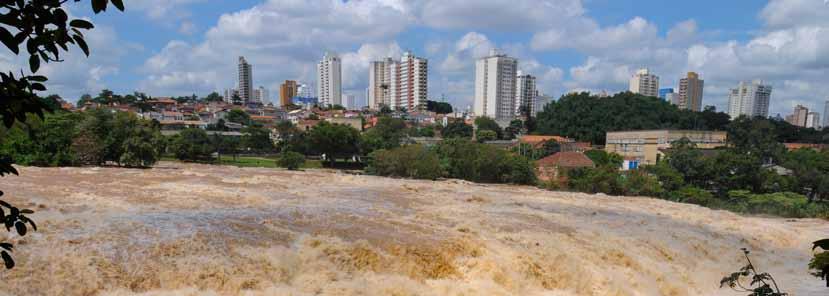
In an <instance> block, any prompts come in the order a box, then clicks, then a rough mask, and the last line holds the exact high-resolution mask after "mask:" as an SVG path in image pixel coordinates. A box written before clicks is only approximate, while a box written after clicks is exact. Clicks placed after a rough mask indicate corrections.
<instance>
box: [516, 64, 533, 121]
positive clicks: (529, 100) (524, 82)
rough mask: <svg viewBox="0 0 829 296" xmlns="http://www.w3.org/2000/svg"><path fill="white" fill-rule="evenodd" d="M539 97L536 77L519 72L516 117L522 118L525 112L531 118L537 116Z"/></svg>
mask: <svg viewBox="0 0 829 296" xmlns="http://www.w3.org/2000/svg"><path fill="white" fill-rule="evenodd" d="M537 97H538V90H537V89H536V83H535V76H532V75H529V74H527V75H524V74H523V73H521V71H518V76H517V77H516V78H515V116H522V115H524V114H525V113H524V112H527V113H526V114H528V115H529V116H535V113H536V110H535V107H536V106H535V101H536V99H537ZM522 109H523V110H522Z"/></svg>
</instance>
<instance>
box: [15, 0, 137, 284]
mask: <svg viewBox="0 0 829 296" xmlns="http://www.w3.org/2000/svg"><path fill="white" fill-rule="evenodd" d="M79 1H80V0H74V2H79ZM91 2H92V9H93V11H94V12H95V13H99V12H102V11H104V10H106V8H107V6H108V4H109V3H110V2H109V1H99V0H92V1H91ZM65 3H66V1H35V0H19V1H5V2H3V3H2V4H0V5H2V7H3V9H2V11H0V19H2V20H3V21H2V23H3V26H2V28H0V41H2V43H3V45H5V46H6V48H8V49H9V50H10V51H11V52H12V53H14V54H15V55H18V54H20V45H21V44H23V43H26V47H25V48H26V50H27V52H28V55H29V57H28V61H29V70H31V73H32V75H25V74H21V75H20V77H15V76H14V74H13V72H16V71H9V72H8V74H5V73H2V74H0V97H2V98H3V100H2V103H0V118H2V120H3V124H4V125H5V126H6V128H11V127H12V126H13V125H14V124H15V122H16V121H17V122H25V121H27V114H36V115H38V116H39V117H41V118H43V113H44V112H45V111H47V112H48V111H50V109H49V106H48V105H46V104H44V102H43V101H42V100H40V98H39V97H38V96H37V94H36V93H35V92H36V91H46V87H45V86H44V85H43V82H45V81H46V80H47V79H48V78H47V77H45V76H41V75H37V72H38V70H40V65H41V63H49V62H59V61H61V59H60V54H61V53H62V51H61V49H63V51H68V50H69V45H77V46H78V47H79V48H80V49H81V50H82V51H83V52H84V54H86V55H87V56H88V55H89V48H88V46H87V44H86V41H85V39H84V36H83V34H82V31H81V30H89V29H92V28H93V25H92V23H90V22H89V21H86V20H82V19H72V20H70V19H69V15H68V14H67V13H66V11H65V10H64V9H63V5H64V4H65ZM111 3H112V5H114V6H116V7H117V8H118V9H119V10H122V11H123V10H124V4H123V2H122V0H112V1H111ZM20 72H21V73H22V71H20ZM17 173H18V172H17V170H16V169H15V168H14V167H13V166H12V161H11V158H10V157H8V156H3V155H0V176H4V175H6V174H17ZM0 196H2V192H1V191H0ZM0 206H2V207H5V208H6V209H7V210H8V212H7V213H9V214H8V215H4V217H2V218H3V219H2V220H3V222H5V225H6V226H7V227H9V228H8V229H9V231H11V228H12V226H13V228H14V229H15V231H16V232H17V233H18V234H19V235H21V236H23V235H25V234H26V233H27V225H30V226H31V227H32V229H34V230H37V227H36V226H35V224H34V222H33V221H32V220H31V219H29V218H28V217H27V216H26V215H27V214H32V213H33V212H32V211H31V210H28V209H19V208H17V207H15V206H13V205H11V204H9V203H7V202H2V203H0ZM0 247H2V248H3V249H4V250H2V251H0V257H2V259H3V261H4V263H5V265H6V268H12V267H14V260H13V259H12V257H11V255H10V254H9V252H11V251H12V248H13V245H12V244H10V243H0Z"/></svg>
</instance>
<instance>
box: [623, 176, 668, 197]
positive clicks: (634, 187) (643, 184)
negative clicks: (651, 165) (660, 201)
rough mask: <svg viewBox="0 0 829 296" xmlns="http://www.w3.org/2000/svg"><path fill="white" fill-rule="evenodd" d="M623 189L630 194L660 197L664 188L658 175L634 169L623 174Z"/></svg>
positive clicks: (626, 193)
mask: <svg viewBox="0 0 829 296" xmlns="http://www.w3.org/2000/svg"><path fill="white" fill-rule="evenodd" d="M621 185H622V190H623V193H624V195H628V196H651V197H660V196H662V193H663V192H664V190H663V189H662V185H660V184H659V180H657V179H656V177H654V176H652V175H650V174H648V173H647V172H645V171H644V170H632V171H627V172H625V173H624V174H622V184H621Z"/></svg>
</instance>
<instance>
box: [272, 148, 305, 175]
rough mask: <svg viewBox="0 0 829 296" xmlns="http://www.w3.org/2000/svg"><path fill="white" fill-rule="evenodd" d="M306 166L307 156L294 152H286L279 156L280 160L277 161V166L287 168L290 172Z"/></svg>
mask: <svg viewBox="0 0 829 296" xmlns="http://www.w3.org/2000/svg"><path fill="white" fill-rule="evenodd" d="M304 164H305V155H302V154H299V153H296V152H293V151H285V152H282V153H281V154H280V155H279V158H278V159H277V160H276V165H278V166H280V167H283V168H287V169H289V170H292V171H295V170H297V169H299V168H300V167H302V165H304Z"/></svg>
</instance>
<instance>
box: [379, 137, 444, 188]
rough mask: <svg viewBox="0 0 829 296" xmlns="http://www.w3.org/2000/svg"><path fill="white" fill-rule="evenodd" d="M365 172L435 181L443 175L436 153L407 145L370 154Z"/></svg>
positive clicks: (418, 146)
mask: <svg viewBox="0 0 829 296" xmlns="http://www.w3.org/2000/svg"><path fill="white" fill-rule="evenodd" d="M366 172H367V173H369V174H373V175H378V176H389V177H403V178H414V179H426V180H436V179H437V178H440V177H441V176H442V175H443V170H442V168H441V164H440V159H438V155H437V153H435V152H434V151H432V150H431V149H429V148H426V147H424V146H422V145H408V146H403V147H400V148H395V149H392V150H377V151H375V152H373V153H372V154H371V161H370V162H369V165H368V167H366Z"/></svg>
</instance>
